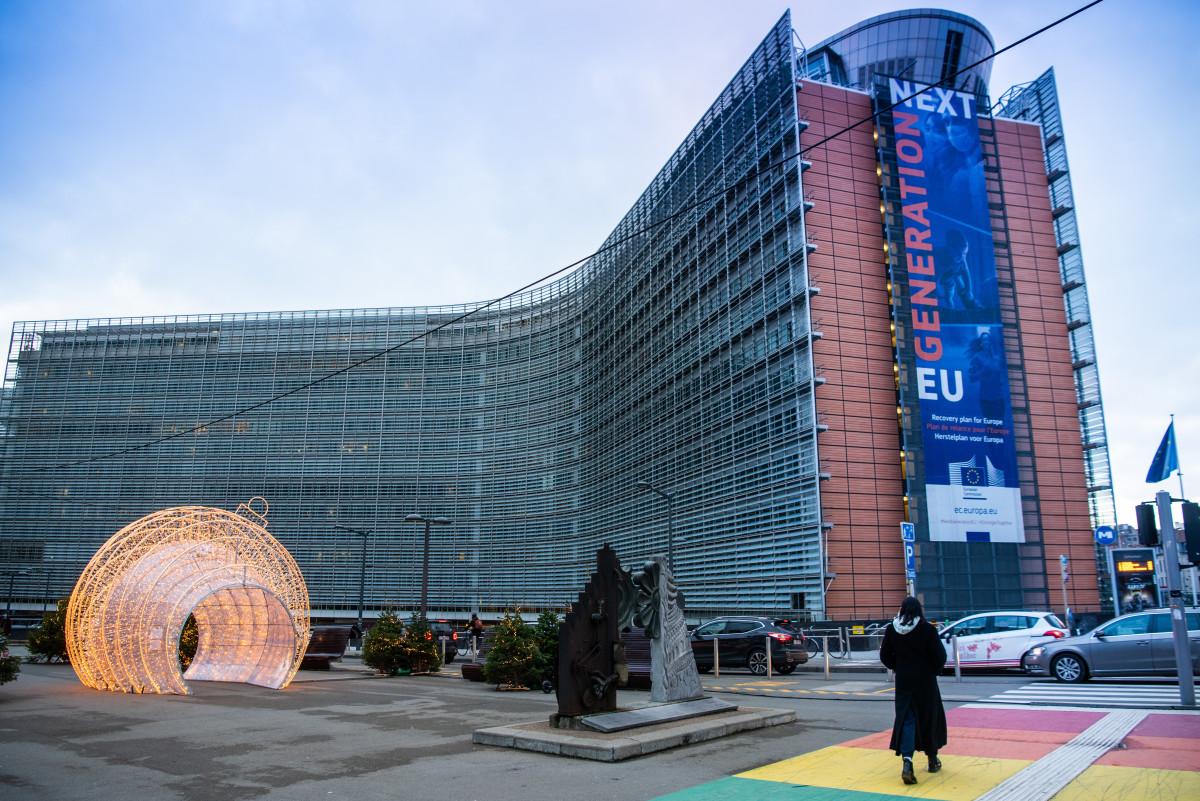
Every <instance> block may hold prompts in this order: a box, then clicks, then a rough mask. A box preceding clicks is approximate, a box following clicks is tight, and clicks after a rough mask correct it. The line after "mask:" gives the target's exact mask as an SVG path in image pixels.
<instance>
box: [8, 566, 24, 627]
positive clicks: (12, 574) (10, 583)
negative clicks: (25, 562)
mask: <svg viewBox="0 0 1200 801" xmlns="http://www.w3.org/2000/svg"><path fill="white" fill-rule="evenodd" d="M28 572H29V571H28V570H13V571H12V572H10V573H9V574H8V606H6V607H5V609H4V619H5V620H10V621H11V620H12V594H13V582H14V581H16V580H17V576H23V575H25V574H26V573H28Z"/></svg>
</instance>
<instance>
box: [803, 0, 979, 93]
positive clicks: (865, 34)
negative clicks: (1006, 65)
mask: <svg viewBox="0 0 1200 801" xmlns="http://www.w3.org/2000/svg"><path fill="white" fill-rule="evenodd" d="M995 49H996V47H995V43H994V42H993V41H992V35H991V34H990V33H988V30H987V28H985V27H983V26H982V25H980V24H979V22H977V21H976V20H974V19H972V18H971V17H968V16H967V15H966V14H959V13H956V12H954V11H943V10H941V9H932V8H924V9H913V10H909V11H894V12H891V13H889V14H880V15H879V16H877V17H871V18H870V19H867V20H863V21H862V22H860V23H858V24H857V25H852V26H851V27H849V28H847V29H846V30H844V31H842V32H841V33H838V34H836V35H834V36H831V37H830V38H828V39H826V40H824V41H822V42H820V43H818V44H816V45H814V46H812V47H810V48H807V50H806V51H805V52H804V53H802V55H801V63H802V65H803V66H802V69H803V70H804V74H805V75H807V76H808V77H809V78H811V79H812V80H828V81H830V82H832V83H838V84H842V85H847V86H854V87H858V88H860V89H862V90H863V91H869V90H870V88H871V87H872V85H873V83H874V80H875V76H876V75H887V76H897V77H904V78H906V79H907V80H910V81H916V82H918V83H925V84H935V83H938V82H939V81H941V80H943V79H945V78H946V77H948V76H950V75H953V74H954V73H956V72H958V71H959V70H960V69H962V68H963V67H966V66H967V65H969V64H974V63H975V62H976V61H979V60H980V59H982V58H986V57H987V56H989V55H991V54H992V53H993V52H994V51H995ZM991 74H992V63H991V62H990V61H988V62H985V63H983V64H981V65H979V66H978V67H975V68H974V69H972V70H970V71H969V72H967V73H964V74H963V75H960V76H958V78H957V79H956V80H955V82H954V88H955V89H960V90H962V91H966V92H972V93H974V94H987V88H988V80H989V78H990V77H991Z"/></svg>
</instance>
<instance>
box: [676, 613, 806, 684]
mask: <svg viewBox="0 0 1200 801" xmlns="http://www.w3.org/2000/svg"><path fill="white" fill-rule="evenodd" d="M691 641H692V655H693V656H694V657H695V658H696V669H697V670H699V671H700V672H701V673H707V672H708V671H710V670H712V668H713V642H714V641H716V643H717V648H718V649H719V653H718V656H719V658H720V660H721V666H722V667H730V668H733V667H738V668H740V667H744V668H748V669H749V670H750V672H751V673H753V674H755V675H756V676H765V675H766V673H767V643H770V644H771V670H772V672H775V673H783V674H785V675H786V674H788V673H791V672H792V671H793V670H795V669H796V666H797V665H803V664H804V663H805V662H807V661H808V651H805V650H804V648H803V647H802V646H801V645H800V642H799V639H798V637H797V634H796V632H795V631H794V630H793V629H791V628H785V627H784V626H780V625H776V623H775V622H774V620H773V619H772V618H769V617H718V618H716V619H714V620H710V621H709V622H707V623H705V624H704V625H703V626H698V627H697V628H696V629H695V630H693V631H692V634H691Z"/></svg>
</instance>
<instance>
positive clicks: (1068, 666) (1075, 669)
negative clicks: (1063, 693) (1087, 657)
mask: <svg viewBox="0 0 1200 801" xmlns="http://www.w3.org/2000/svg"><path fill="white" fill-rule="evenodd" d="M1050 672H1051V673H1053V674H1054V678H1056V679H1058V680H1059V681H1068V682H1072V683H1075V682H1081V681H1086V680H1087V665H1085V664H1084V662H1083V660H1082V659H1081V658H1080V657H1078V656H1076V655H1075V654H1060V655H1058V656H1056V657H1054V661H1053V662H1051V663H1050Z"/></svg>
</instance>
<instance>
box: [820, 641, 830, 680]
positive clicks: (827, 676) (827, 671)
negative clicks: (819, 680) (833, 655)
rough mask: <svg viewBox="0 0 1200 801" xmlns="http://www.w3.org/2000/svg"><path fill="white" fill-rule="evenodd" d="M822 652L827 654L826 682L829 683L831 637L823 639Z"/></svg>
mask: <svg viewBox="0 0 1200 801" xmlns="http://www.w3.org/2000/svg"><path fill="white" fill-rule="evenodd" d="M821 650H822V651H824V652H825V681H829V635H828V634H826V635H823V636H822V637H821Z"/></svg>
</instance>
